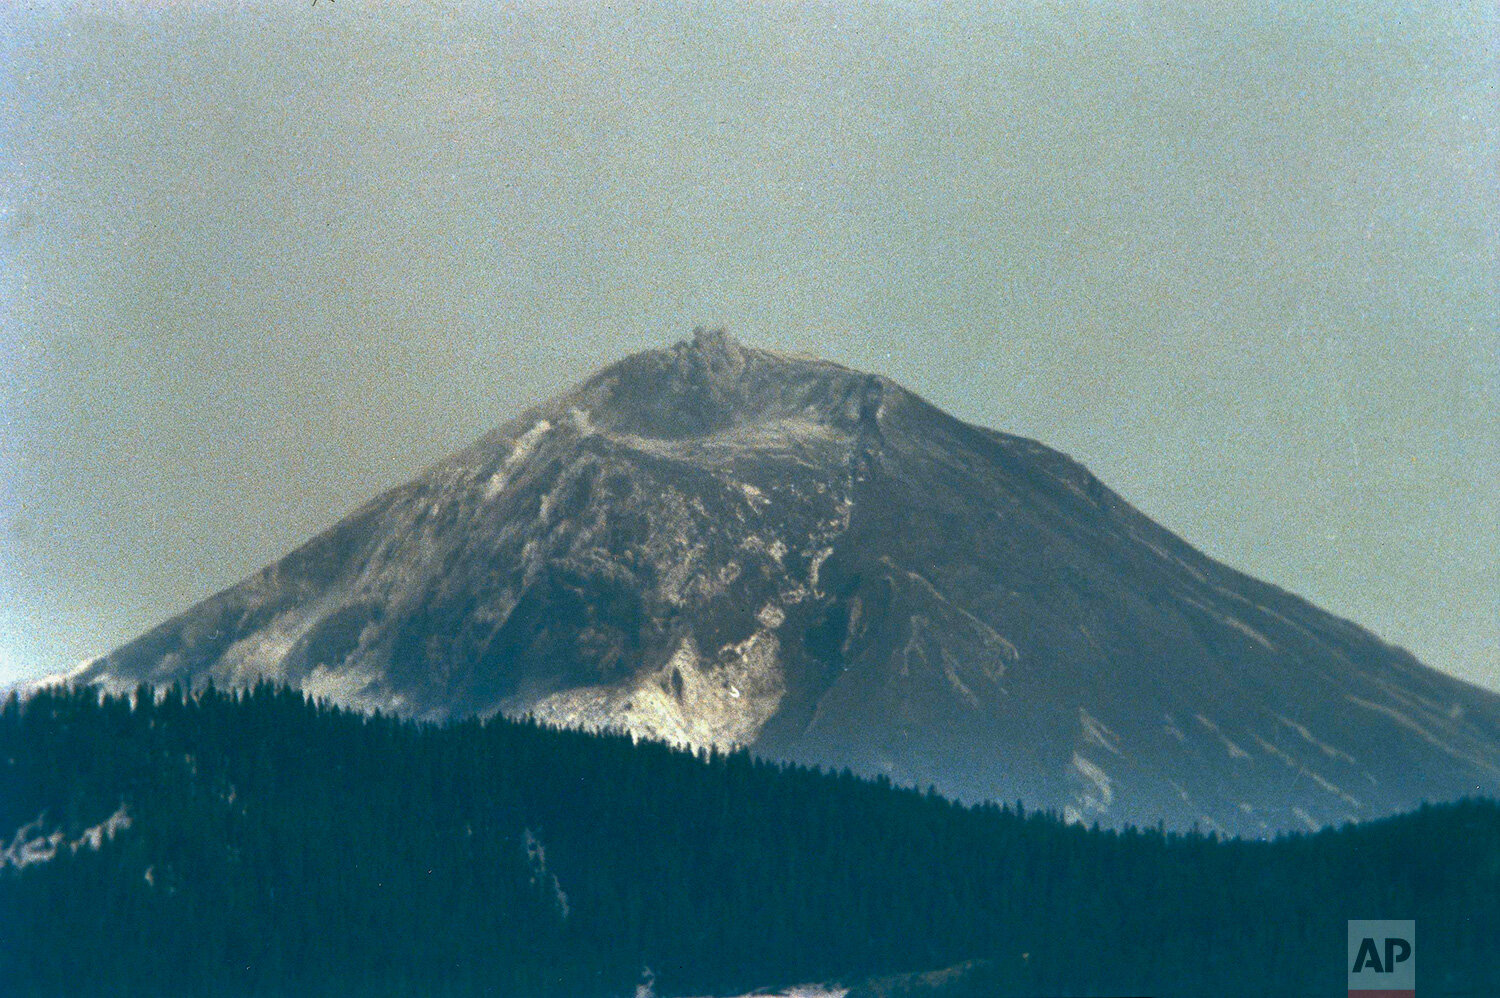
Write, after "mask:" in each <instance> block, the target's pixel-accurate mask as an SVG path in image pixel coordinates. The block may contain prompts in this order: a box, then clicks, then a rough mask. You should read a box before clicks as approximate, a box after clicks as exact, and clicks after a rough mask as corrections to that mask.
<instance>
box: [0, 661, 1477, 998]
mask: <svg viewBox="0 0 1500 998" xmlns="http://www.w3.org/2000/svg"><path fill="white" fill-rule="evenodd" d="M112 815H124V816H125V817H126V819H127V820H128V827H127V822H126V821H121V822H118V826H119V827H118V830H117V831H116V832H115V834H114V835H113V836H109V835H101V834H95V835H94V839H93V840H92V841H91V840H90V838H89V831H88V830H89V829H91V828H93V829H97V828H98V827H99V826H100V825H101V823H102V822H105V821H106V820H107V819H108V818H110V817H111V816H112ZM58 833H60V834H58ZM49 835H50V836H53V837H54V840H55V842H57V843H61V845H60V846H59V847H55V849H54V851H55V855H53V856H52V858H50V859H46V860H45V861H41V860H37V861H31V862H25V863H19V862H18V857H20V856H21V855H22V853H23V852H24V851H25V850H24V849H23V846H24V845H25V840H26V839H27V838H28V837H46V836H49ZM95 842H97V848H95V847H94V843H95ZM79 843H82V844H81V845H80V844H79ZM0 848H4V849H6V853H5V855H6V857H8V861H6V862H3V863H0V968H3V969H0V980H3V988H4V989H5V993H7V994H12V993H13V994H16V995H62V994H83V993H90V994H170V995H200V994H201V995H219V994H224V995H241V994H268V995H269V994H328V995H335V994H337V995H405V994H412V995H417V994H422V995H428V994H433V995H469V994H491V995H501V996H516V998H528V996H553V995H557V996H570V998H588V996H594V995H597V996H601V998H602V996H606V995H629V994H633V993H634V987H635V984H636V982H637V981H638V980H640V978H641V975H642V973H643V971H644V970H645V968H650V970H651V972H652V973H653V974H654V976H655V981H656V988H657V991H658V992H659V993H661V994H666V995H671V994H733V993H739V992H741V991H745V990H749V989H752V988H757V987H765V986H770V985H777V984H788V983H794V982H800V981H813V980H821V981H834V980H842V981H846V982H848V981H854V980H858V979H862V978H865V977H869V976H872V975H878V974H888V973H895V972H902V971H912V970H921V969H927V968H935V967H942V966H947V965H950V964H954V963H958V962H960V961H965V960H970V959H979V960H983V961H985V963H984V964H983V965H982V966H983V970H982V971H981V972H979V973H978V974H977V975H975V976H974V978H973V981H972V982H971V985H970V986H971V987H972V988H975V989H977V990H975V991H974V993H983V994H994V995H1006V994H1014V995H1031V994H1130V993H1152V994H1162V995H1209V994H1217V995H1225V996H1230V995H1236V994H1244V995H1252V994H1254V995H1264V994H1268V993H1275V994H1284V995H1299V994H1307V995H1313V994H1334V993H1339V992H1340V990H1341V989H1342V988H1343V987H1344V975H1345V972H1346V969H1347V968H1345V966H1344V947H1345V921H1346V920H1347V919H1351V918H1402V919H1407V918H1414V919H1416V920H1417V923H1418V939H1419V954H1420V963H1419V973H1420V975H1421V981H1422V988H1423V991H1424V993H1433V994H1445V993H1448V994H1476V995H1477V994H1493V993H1500V943H1497V941H1496V940H1497V937H1500V808H1497V805H1496V803H1495V802H1493V801H1487V800H1473V801H1464V802H1460V803H1457V804H1451V805H1442V806H1431V807H1425V808H1423V809H1421V810H1420V811H1418V812H1415V813H1413V814H1409V815H1404V816H1400V817H1397V818H1393V819H1389V820H1385V821H1380V822H1372V823H1369V824H1365V825H1360V826H1347V827H1345V828H1342V829H1337V830H1325V831H1323V832H1319V833H1316V834H1310V835H1300V836H1291V837H1286V838H1283V839H1280V840H1277V841H1275V842H1248V841H1239V840H1228V841H1221V840H1218V839H1216V838H1214V837H1211V836H1204V835H1198V834H1177V833H1164V832H1162V831H1159V830H1145V831H1137V830H1128V831H1125V832H1115V831H1108V830H1104V831H1101V830H1089V829H1085V828H1082V827H1079V826H1076V825H1065V824H1063V823H1062V822H1060V821H1059V820H1057V818H1056V817H1055V816H1053V815H1047V814H1037V813H1030V812H1026V811H1024V810H1023V809H1022V808H1021V807H1019V806H1016V805H1012V806H1006V807H1001V806H994V805H989V806H982V807H963V806H960V805H957V804H954V803H952V802H950V801H947V800H944V799H942V798H940V797H938V796H936V795H935V794H930V793H929V794H923V793H918V792H916V791H912V790H905V789H899V788H893V787H891V786H890V785H889V784H888V783H884V782H883V781H875V782H870V781H865V780H859V779H855V778H854V777H851V776H849V775H847V774H844V775H834V774H826V773H820V772H815V771H810V770H806V769H801V768H795V767H787V766H781V765H777V764H773V763H769V762H766V761H763V760H756V759H753V758H751V757H750V756H748V755H746V754H745V753H733V754H727V755H726V754H721V753H708V754H702V753H700V754H698V755H694V754H692V753H689V752H686V751H682V750H676V749H672V748H669V747H666V746H664V745H660V744H656V743H640V744H636V743H635V742H633V741H632V739H630V738H629V737H627V736H622V735H596V734H585V733H580V732H576V731H562V730H554V729H550V728H546V727H543V726H540V725H537V724H534V723H530V722H527V721H516V720H506V719H503V718H494V719H490V720H487V721H483V722H481V721H478V720H470V721H464V722H458V723H449V724H445V725H441V726H438V725H424V724H419V723H415V722H410V721H402V720H397V719H393V718H390V717H383V716H369V715H364V714H359V713H353V712H349V711H344V710H340V709H337V708H333V707H329V706H326V705H321V704H315V703H313V702H310V701H309V700H307V699H306V698H304V697H303V696H302V695H301V694H300V693H297V692H294V691H290V690H287V689H283V688H276V687H272V686H269V685H262V686H260V687H257V688H256V689H254V690H250V691H241V692H234V693H228V692H222V691H215V690H212V689H209V690H206V691H203V692H200V693H196V694H192V695H188V694H184V693H183V691H181V690H180V689H175V688H174V689H172V690H168V691H166V692H165V693H164V694H158V695H157V696H155V697H153V696H152V695H151V694H150V692H149V691H146V690H142V691H139V692H138V693H137V695H136V696H135V697H109V696H103V697H101V696H100V695H99V694H98V693H96V692H95V691H92V690H66V689H55V690H47V691H42V692H39V693H36V694H34V695H33V696H31V697H29V698H27V699H25V700H21V699H18V698H17V697H15V696H12V697H11V698H10V699H9V700H8V701H6V702H5V703H4V704H3V706H0ZM32 858H33V859H35V856H33V857H32Z"/></svg>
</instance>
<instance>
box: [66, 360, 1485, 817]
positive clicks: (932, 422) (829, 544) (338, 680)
mask: <svg viewBox="0 0 1500 998" xmlns="http://www.w3.org/2000/svg"><path fill="white" fill-rule="evenodd" d="M261 677H269V678H272V679H276V680H282V681H285V682H289V683H292V684H295V685H297V686H300V687H301V688H302V689H304V690H306V691H308V692H309V693H312V694H315V695H317V696H320V697H327V698H329V699H331V700H334V701H337V702H340V703H344V704H347V705H350V706H354V707H360V708H379V709H382V710H388V711H396V712H400V713H403V714H408V715H413V716H418V717H425V718H443V717H450V716H462V715H470V714H488V713H492V712H495V711H504V712H506V713H510V714H522V713H531V714H534V715H536V716H538V717H540V718H544V719H546V720H549V721H555V722H558V723H562V724H568V725H577V726H586V727H624V728H628V729H630V730H632V731H634V732H637V733H639V734H642V735H646V736H650V737H655V738H664V739H668V740H671V741H674V742H679V743H685V744H691V745H695V746H707V745H712V746H716V747H719V748H732V747H742V746H747V747H749V748H751V749H753V750H754V751H756V752H759V753H762V754H764V755H767V756H771V757H775V758H782V759H791V760H797V761H801V762H808V763H817V764H821V765H824V766H831V767H837V768H843V767H849V768H852V769H854V770H855V771H857V772H860V773H865V774H882V773H883V774H886V775H888V776H889V777H890V778H891V779H892V780H894V781H896V782H898V783H905V784H914V785H918V786H922V787H926V786H928V785H929V784H931V785H935V786H936V787H937V788H938V789H939V790H941V791H944V792H946V793H949V794H953V795H957V796H959V797H962V798H965V799H968V800H982V799H999V800H1004V801H1014V800H1017V799H1020V800H1023V801H1024V802H1025V803H1026V805H1027V806H1028V807H1044V808H1053V809H1056V810H1058V811H1060V812H1062V813H1064V814H1065V815H1066V816H1068V817H1069V818H1071V819H1075V820H1081V821H1087V822H1094V821H1099V822H1101V823H1103V824H1107V825H1108V824H1121V823H1125V822H1130V823H1136V824H1155V823H1157V822H1158V821H1162V822H1165V823H1166V824H1167V825H1168V826H1169V827H1186V826H1191V825H1193V824H1195V823H1196V824H1198V825H1200V826H1202V827H1204V828H1213V829H1220V830H1223V831H1225V832H1229V833H1236V834H1246V835H1266V834H1271V833H1273V832H1276V831H1278V830H1283V829H1296V828H1308V827H1319V826H1321V825H1324V824H1328V823H1335V822H1341V821H1344V820H1346V819H1363V818H1369V817H1374V816H1378V815H1383V814H1387V813H1390V812H1393V811H1396V810H1401V809H1405V808H1410V807H1412V806H1415V805H1416V804H1418V803H1419V802H1421V801H1423V800H1441V799H1449V798H1456V797H1460V796H1463V795H1466V794H1474V793H1484V794H1495V793H1497V792H1500V697H1497V696H1496V695H1494V694H1491V693H1489V692H1486V691H1484V690H1481V689H1478V688H1476V687H1473V686H1470V685H1467V684H1465V683H1462V682H1460V681H1458V680H1455V679H1451V678H1449V677H1447V676H1444V675H1442V674H1440V673H1437V672H1435V671H1433V670H1431V669H1429V668H1426V667H1424V666H1423V665H1421V664H1420V663H1419V662H1417V661H1416V660H1415V659H1414V658H1412V656H1410V655H1409V654H1407V653H1406V652H1404V651H1402V650H1400V649H1398V648H1394V647H1391V646H1389V645H1385V644H1383V643H1381V642H1380V641H1379V640H1377V639H1376V638H1375V637H1373V636H1372V635H1370V634H1369V633H1367V632H1365V631H1363V630H1361V629H1360V628H1358V627H1356V626H1355V625H1353V624H1351V623H1348V622H1347V621H1343V620H1340V619H1338V618H1335V617H1332V616H1330V615H1328V614H1326V613H1323V612H1322V611H1320V610H1318V609H1317V608H1315V607H1313V606H1311V605H1309V604H1308V603H1306V602H1304V601H1302V600H1300V599H1298V598H1296V597H1294V596H1291V595H1289V594H1287V593H1285V592H1283V591H1281V590H1279V589H1277V588H1275V587H1273V586H1269V585H1266V584H1264V583H1261V582H1257V581H1256V580H1254V579H1251V578H1248V577H1246V576H1244V575H1241V574H1240V573H1238V572H1235V571H1233V570H1232V569H1229V568H1227V567H1225V566H1223V565H1220V564H1218V563H1216V562H1214V561H1212V560H1211V559H1209V558H1207V557H1205V556H1204V555H1202V554H1200V553H1199V552H1197V551H1195V550H1194V549H1193V548H1191V547H1189V546H1188V545H1187V544H1186V543H1184V542H1183V541H1182V540H1180V539H1179V538H1177V537H1175V536H1174V535H1173V534H1171V533H1169V532H1168V531H1166V530H1164V529H1163V528H1161V527H1159V526H1157V525H1156V524H1154V523H1152V522H1151V521H1150V520H1148V519H1146V518H1145V517H1144V516H1143V515H1141V514H1140V513H1139V512H1137V511H1136V510H1135V509H1133V508H1132V507H1131V506H1130V505H1129V504H1127V503H1126V502H1124V501H1123V500H1122V499H1120V497H1118V496H1117V495H1115V494H1114V493H1113V492H1111V491H1110V490H1109V489H1107V488H1106V487H1105V486H1104V485H1102V484H1101V483H1100V482H1099V481H1098V480H1097V479H1095V478H1094V477H1093V476H1092V475H1091V474H1089V472H1088V471H1087V470H1085V469H1084V468H1083V467H1082V466H1080V465H1078V464H1076V463H1075V462H1073V461H1071V460H1069V459H1068V458H1067V457H1065V456H1063V455H1061V454H1059V453H1057V452H1055V451H1052V450H1049V449H1048V448H1046V447H1044V446H1042V445H1041V444H1038V443H1034V442H1032V441H1030V440H1025V439H1022V438H1019V437H1012V436H1008V435H1006V434H1003V433H998V432H995V431H993V430H986V429H982V428H979V427H975V426H970V425H967V424H965V423H962V422H960V421H958V420H956V419H953V418H952V417H950V416H947V415H945V414H944V413H942V412H940V411H938V410H937V409H935V408H933V407H932V406H930V405H928V404H927V403H926V402H924V401H923V400H922V399H920V398H918V397H916V396H915V395H912V394H911V393H910V392H907V391H905V390H904V389H902V388H901V387H900V386H898V385H895V384H893V383H892V382H890V381H888V380H886V379H884V378H880V377H877V376H873V375H867V374H861V373H859V372H856V371H851V370H848V369H845V368H842V367H839V366H837V365H834V364H829V363H825V362H822V361H817V360H811V359H804V358H791V357H785V356H782V355H779V354H774V353H771V352H768V351H763V350H755V349H751V348H748V347H745V346H742V345H740V344H738V343H736V342H734V341H733V340H731V339H729V338H728V337H726V336H725V335H724V334H723V333H705V332H700V333H698V334H697V335H696V336H695V337H694V339H693V341H692V342H690V343H683V344H678V345H677V346H675V347H672V348H671V349H668V350H657V351H650V352H647V353H642V354H638V355H636V356H633V357H630V358H628V359H626V360H624V361H621V362H620V363H618V364H616V365H614V366H612V367H610V368H608V369H606V370H604V371H602V372H600V373H599V374H597V375H595V376H594V377H593V378H591V379H590V380H589V381H587V382H586V383H584V384H583V385H582V386H580V387H579V388H577V389H576V390H575V391H573V392H571V393H570V394H567V395H565V396H563V397H561V398H558V399H555V400H553V401H552V402H550V403H547V404H546V405H543V406H541V407H539V408H537V409H535V410H532V411H530V412H528V413H527V414H525V415H523V416H522V417H521V418H519V419H517V420H515V421H514V422H512V423H509V424H507V425H506V426H503V427H501V428H500V429H498V430H496V431H494V432H492V433H490V434H489V435H487V436H485V437H484V438H482V439H481V440H479V441H478V442H477V443H475V444H474V445H473V446H471V447H469V448H468V449H466V450H464V451H462V452H461V453H458V454H456V455H454V456H453V457H451V458H449V459H448V460H446V461H443V462H442V463H440V464H439V465H437V466H436V467H434V468H432V469H430V470H429V471H427V472H426V473H425V474H423V475H422V476H421V477H419V478H417V479H416V480H415V481H413V482H410V483H408V484H406V485H402V486H399V487H397V488H395V489H392V490H391V491H389V492H387V493H385V494H384V495H381V496H379V497H378V498H376V499H374V500H372V501H371V502H369V503H367V504H366V505H365V506H364V507H363V508H361V509H359V510H357V511H356V512H355V513H353V514H352V515H350V516H349V517H347V518H345V519H344V520H343V521H342V522H340V523H338V524H337V525H335V526H334V527H333V528H331V529H330V530H328V531H327V532H326V533H324V534H322V535H320V536H318V537H316V538H314V539H313V540H311V541H310V542H308V543H307V544H306V545H304V546H303V547H302V548H300V549H298V550H297V551H295V552H293V553H292V554H290V555H288V556H287V557H286V558H284V559H282V560H281V561H279V562H277V563H276V564H274V565H272V566H270V567H268V568H266V569H264V570H262V571H261V572H259V573H257V574H256V575H254V576H252V577H250V578H249V579H246V580H245V581H244V582H241V583H240V584H239V585H237V586H234V587H233V588H231V589H228V590H226V591H225V592H222V593H220V594H218V595H217V596H214V597H212V598H211V599H208V600H206V601H204V602H203V603H201V604H199V605H198V606H196V607H194V608H192V609H191V610H189V611H187V612H186V613H184V614H182V615H181V616H179V617H176V618H174V619H173V620H170V621H168V622H166V623H165V624H162V625H161V626H160V627H158V628H156V629H155V630H153V631H151V632H150V633H148V634H146V635H144V636H143V637H141V638H138V639H137V640H135V641H133V642H131V643H130V644H128V645H126V646H125V647H123V648H121V649H119V650H117V651H115V652H114V653H113V654H111V655H108V656H106V657H105V658H103V659H100V660H98V661H97V662H95V663H94V664H93V665H91V666H90V667H89V668H88V669H87V670H85V672H84V674H83V675H82V676H81V677H80V678H81V679H82V681H85V682H101V683H106V684H112V685H116V686H133V685H134V684H136V683H137V682H141V681H148V682H152V683H158V684H165V683H171V682H174V681H178V682H184V683H188V684H196V683H202V682H204V681H206V680H208V679H210V678H211V679H212V680H213V682H214V683H216V684H218V685H220V686H224V685H237V684H246V683H250V682H253V681H255V680H257V679H259V678H261Z"/></svg>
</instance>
